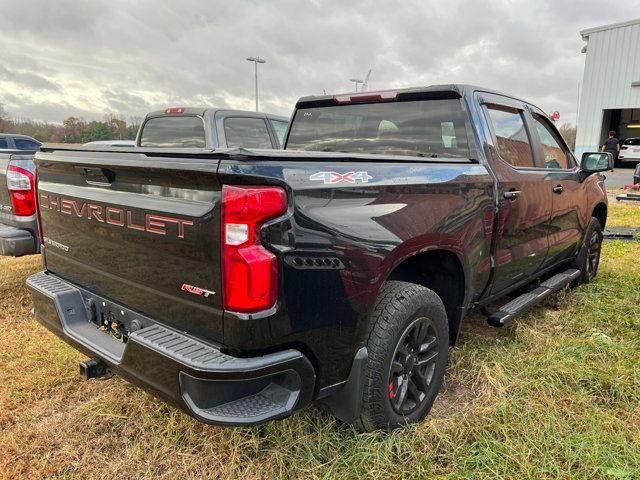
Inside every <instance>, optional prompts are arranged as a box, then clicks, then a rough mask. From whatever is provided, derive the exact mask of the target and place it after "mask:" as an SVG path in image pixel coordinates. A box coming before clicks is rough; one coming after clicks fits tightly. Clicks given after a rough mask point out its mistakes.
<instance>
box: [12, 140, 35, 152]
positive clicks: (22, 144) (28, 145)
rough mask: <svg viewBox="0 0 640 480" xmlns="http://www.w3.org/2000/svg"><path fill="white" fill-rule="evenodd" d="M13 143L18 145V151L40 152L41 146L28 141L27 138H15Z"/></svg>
mask: <svg viewBox="0 0 640 480" xmlns="http://www.w3.org/2000/svg"><path fill="white" fill-rule="evenodd" d="M13 143H15V144H16V148H17V149H18V150H38V149H39V148H40V144H39V143H38V142H34V141H33V140H27V139H26V138H14V139H13Z"/></svg>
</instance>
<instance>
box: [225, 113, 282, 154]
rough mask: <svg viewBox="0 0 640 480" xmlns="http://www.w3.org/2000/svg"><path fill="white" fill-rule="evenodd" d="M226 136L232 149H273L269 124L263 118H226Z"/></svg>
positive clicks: (228, 145)
mask: <svg viewBox="0 0 640 480" xmlns="http://www.w3.org/2000/svg"><path fill="white" fill-rule="evenodd" d="M224 134H225V136H226V137H227V147H230V148H239V147H245V148H273V145H272V144H271V137H270V136H269V130H267V124H266V123H265V121H264V120H263V119H261V118H251V117H229V118H225V120H224Z"/></svg>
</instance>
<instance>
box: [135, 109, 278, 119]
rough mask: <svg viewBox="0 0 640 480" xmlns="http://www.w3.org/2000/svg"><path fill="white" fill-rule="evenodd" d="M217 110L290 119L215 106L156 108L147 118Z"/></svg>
mask: <svg viewBox="0 0 640 480" xmlns="http://www.w3.org/2000/svg"><path fill="white" fill-rule="evenodd" d="M217 112H234V113H239V114H242V115H251V116H253V117H255V116H256V115H258V116H264V117H265V118H273V119H275V120H282V121H285V122H288V121H289V118H287V117H284V116H282V115H274V114H271V113H265V112H252V111H250V110H234V109H232V108H213V107H172V108H165V109H163V110H155V111H153V112H150V113H147V115H146V116H145V118H150V117H163V116H165V115H167V116H168V115H176V114H178V115H180V114H183V115H184V114H186V115H200V116H204V115H215V114H216V113H217Z"/></svg>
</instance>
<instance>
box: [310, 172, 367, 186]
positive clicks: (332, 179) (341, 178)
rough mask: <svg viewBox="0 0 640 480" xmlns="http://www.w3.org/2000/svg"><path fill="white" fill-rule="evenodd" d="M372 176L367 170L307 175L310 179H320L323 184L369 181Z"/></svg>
mask: <svg viewBox="0 0 640 480" xmlns="http://www.w3.org/2000/svg"><path fill="white" fill-rule="evenodd" d="M372 178H373V177H372V176H371V175H369V174H368V173H367V172H347V173H338V172H317V173H314V174H313V175H311V176H310V177H309V180H311V181H321V182H322V183H324V184H325V185H333V184H336V183H340V182H347V183H358V181H360V182H361V183H369V180H371V179H372Z"/></svg>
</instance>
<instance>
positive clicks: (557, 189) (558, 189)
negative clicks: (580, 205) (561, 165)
mask: <svg viewBox="0 0 640 480" xmlns="http://www.w3.org/2000/svg"><path fill="white" fill-rule="evenodd" d="M563 191H564V187H563V186H562V185H556V186H555V187H553V193H562V192H563Z"/></svg>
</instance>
